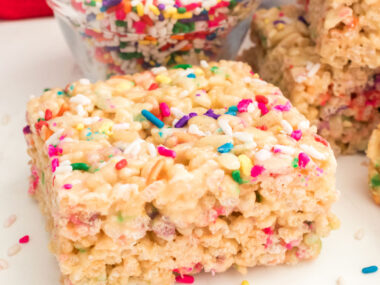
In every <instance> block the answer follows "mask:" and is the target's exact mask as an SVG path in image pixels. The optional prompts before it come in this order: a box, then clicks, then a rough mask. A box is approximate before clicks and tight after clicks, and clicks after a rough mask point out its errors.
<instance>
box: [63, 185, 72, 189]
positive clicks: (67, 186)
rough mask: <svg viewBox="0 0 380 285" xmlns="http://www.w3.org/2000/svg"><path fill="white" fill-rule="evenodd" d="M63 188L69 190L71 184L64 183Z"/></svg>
mask: <svg viewBox="0 0 380 285" xmlns="http://www.w3.org/2000/svg"><path fill="white" fill-rule="evenodd" d="M63 188H65V189H66V190H69V189H71V188H73V185H72V184H65V185H63Z"/></svg>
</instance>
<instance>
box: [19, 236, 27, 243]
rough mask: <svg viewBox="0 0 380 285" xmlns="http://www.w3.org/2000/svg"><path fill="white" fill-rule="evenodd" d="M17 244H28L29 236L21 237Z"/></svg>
mask: <svg viewBox="0 0 380 285" xmlns="http://www.w3.org/2000/svg"><path fill="white" fill-rule="evenodd" d="M18 242H19V243H28V242H29V236H28V235H26V236H23V237H22V238H20V239H19V241H18Z"/></svg>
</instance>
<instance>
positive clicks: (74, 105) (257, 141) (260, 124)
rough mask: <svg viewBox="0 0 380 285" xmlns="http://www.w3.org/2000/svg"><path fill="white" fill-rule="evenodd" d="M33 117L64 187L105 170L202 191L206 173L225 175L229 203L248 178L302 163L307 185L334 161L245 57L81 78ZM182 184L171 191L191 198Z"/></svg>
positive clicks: (34, 106)
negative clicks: (243, 60)
mask: <svg viewBox="0 0 380 285" xmlns="http://www.w3.org/2000/svg"><path fill="white" fill-rule="evenodd" d="M27 120H28V123H29V126H27V127H25V129H24V133H25V134H26V135H27V136H28V135H29V134H30V133H32V134H33V137H34V138H33V140H34V142H32V144H34V145H35V146H36V148H37V149H38V150H39V151H40V152H43V153H44V154H45V156H46V157H49V165H50V169H49V170H47V171H50V173H52V175H53V176H54V179H55V180H54V187H55V188H56V189H58V190H57V191H59V192H60V193H62V194H59V195H63V196H67V195H71V196H72V195H74V196H75V195H77V196H83V195H84V192H86V190H85V189H84V188H83V186H82V187H78V188H77V189H75V188H76V186H80V185H81V183H82V182H83V181H85V180H86V178H88V177H90V176H91V175H98V174H99V173H101V174H102V179H104V180H106V181H107V183H111V184H115V183H118V181H119V182H120V181H124V183H125V182H127V183H128V184H123V185H124V186H120V187H119V188H120V189H119V190H120V193H121V192H122V191H130V192H131V191H132V190H131V189H132V188H133V187H132V186H131V185H133V184H136V189H140V190H143V189H146V187H147V186H148V185H152V184H154V183H156V182H160V183H161V182H162V181H165V183H169V184H172V185H175V187H177V188H176V189H178V187H182V186H181V185H186V186H183V187H185V188H186V187H187V188H189V189H188V191H189V193H188V194H189V195H190V194H191V195H194V197H196V196H197V191H203V190H195V188H197V185H198V184H202V183H204V182H200V181H204V180H203V178H204V179H206V178H207V177H209V178H210V179H211V177H214V176H215V177H214V178H215V179H217V177H220V175H221V176H222V177H223V176H224V175H226V176H227V177H229V179H227V180H226V178H224V185H225V187H226V188H227V190H226V193H229V194H231V195H228V199H227V200H228V201H224V203H225V204H226V205H227V204H228V203H230V204H233V203H234V202H231V199H232V198H233V197H235V198H236V199H238V196H239V186H242V185H244V184H250V183H253V184H255V183H258V182H260V181H263V180H265V179H266V178H269V177H271V178H273V177H277V176H282V175H283V176H286V175H289V174H292V173H294V172H299V175H298V176H299V177H301V178H302V179H303V180H302V181H306V182H305V183H306V184H307V180H308V178H309V177H316V176H323V175H324V173H325V171H327V172H328V173H332V172H334V169H335V159H334V156H333V154H332V151H331V149H330V147H329V145H328V143H327V142H326V141H325V140H324V139H323V138H321V137H320V136H318V135H317V134H316V128H315V127H314V126H309V122H308V121H307V120H306V119H305V117H304V116H303V115H301V114H300V113H299V112H298V111H297V110H296V109H295V108H293V107H292V105H291V103H290V102H289V101H288V100H287V99H286V98H285V97H284V96H283V95H282V94H281V91H280V90H279V89H278V88H277V87H275V86H273V85H271V84H268V83H266V82H265V81H263V80H261V79H260V78H259V77H258V75H257V74H254V73H253V72H252V71H251V70H250V67H249V66H248V65H246V64H243V63H241V62H229V61H221V62H220V63H207V62H202V64H201V66H200V67H198V66H190V65H186V64H184V65H178V66H176V67H175V68H173V69H169V70H167V69H166V68H163V67H160V68H156V69H152V70H151V71H146V72H143V73H138V74H135V75H125V76H115V77H112V78H111V79H109V80H107V81H104V82H97V83H94V84H92V83H90V82H89V81H88V80H86V79H81V80H79V81H77V82H74V83H72V84H69V85H67V86H66V88H64V89H59V88H55V89H50V90H47V91H46V92H45V93H44V94H43V95H42V96H41V97H37V98H33V99H31V101H30V102H29V105H28V111H27ZM29 144H31V143H30V142H29ZM205 177H206V178H205ZM301 178H300V179H301ZM207 179H208V178H207ZM207 179H206V181H207ZM198 180H199V182H197V181H198ZM99 183H100V182H99ZM182 183H184V184H182ZM214 183H216V182H215V181H214ZM284 183H286V182H284ZM125 185H129V186H128V187H127V186H125ZM190 185H193V187H190ZM198 186H199V188H200V189H201V188H202V187H203V186H202V185H198ZM131 187H132V188H131ZM173 187H174V186H173ZM127 188H128V189H127ZM147 188H149V187H147ZM203 188H204V187H203ZM134 189H135V188H134ZM136 189H135V190H133V191H137V190H136ZM168 189H169V190H168ZM170 189H171V190H170ZM103 190H104V189H103ZM133 191H132V192H133ZM162 191H174V192H175V191H176V190H173V188H170V187H169V188H166V190H162ZM95 192H97V191H95ZM116 192H117V191H113V195H117V193H116ZM174 192H170V193H171V195H172V197H170V199H172V200H173V201H176V200H177V201H178V199H179V200H180V199H182V198H183V199H185V200H186V198H185V196H180V195H183V194H184V193H179V194H178V195H177V197H176V195H175V194H174ZM68 193H70V194H68ZM73 193H76V194H73ZM168 193H169V192H168ZM91 194H94V195H95V193H91ZM146 195H148V194H146ZM149 195H154V194H152V193H149ZM218 195H219V194H218ZM220 195H222V196H223V195H224V194H220ZM63 196H62V197H63ZM169 196H170V195H169ZM231 197H232V198H231ZM71 198H72V197H71ZM165 199H169V198H168V197H167V198H165ZM221 200H223V197H222V198H221ZM159 203H160V202H158V204H159ZM222 204H223V203H222ZM230 206H233V205H230Z"/></svg>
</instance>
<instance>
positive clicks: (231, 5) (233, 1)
mask: <svg viewBox="0 0 380 285" xmlns="http://www.w3.org/2000/svg"><path fill="white" fill-rule="evenodd" d="M236 5H237V3H236V0H231V2H230V4H229V5H228V9H230V10H232V9H233V8H235V7H236Z"/></svg>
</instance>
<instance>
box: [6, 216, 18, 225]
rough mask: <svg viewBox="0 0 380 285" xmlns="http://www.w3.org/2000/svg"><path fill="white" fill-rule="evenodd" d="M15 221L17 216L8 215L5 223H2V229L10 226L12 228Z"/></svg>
mask: <svg viewBox="0 0 380 285" xmlns="http://www.w3.org/2000/svg"><path fill="white" fill-rule="evenodd" d="M16 220H17V216H16V215H10V216H9V217H8V218H7V219H6V220H5V221H4V224H3V226H4V228H9V227H10V226H12V225H13V224H14V223H15V222H16Z"/></svg>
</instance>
